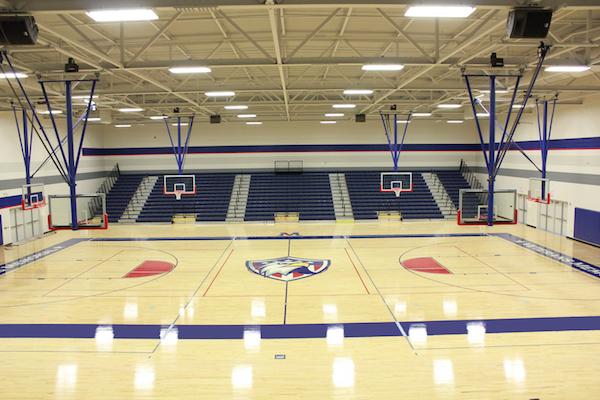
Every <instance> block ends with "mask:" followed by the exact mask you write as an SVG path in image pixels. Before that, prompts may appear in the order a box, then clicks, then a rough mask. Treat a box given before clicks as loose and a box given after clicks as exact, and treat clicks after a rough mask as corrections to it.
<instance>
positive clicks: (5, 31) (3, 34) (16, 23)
mask: <svg viewBox="0 0 600 400" xmlns="http://www.w3.org/2000/svg"><path fill="white" fill-rule="evenodd" d="M37 37H38V27H37V25H36V23H35V19H33V17H32V16H23V17H0V45H22V44H29V45H31V44H35V42H36V41H37Z"/></svg>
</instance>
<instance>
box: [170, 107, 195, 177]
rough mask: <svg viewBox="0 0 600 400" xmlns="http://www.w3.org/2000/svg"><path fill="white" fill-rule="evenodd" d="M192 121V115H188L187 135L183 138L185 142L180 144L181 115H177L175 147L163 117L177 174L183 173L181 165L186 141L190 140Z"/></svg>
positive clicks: (183, 159) (184, 154)
mask: <svg viewBox="0 0 600 400" xmlns="http://www.w3.org/2000/svg"><path fill="white" fill-rule="evenodd" d="M193 122H194V117H193V116H192V117H189V127H188V133H187V137H186V139H185V144H184V145H183V148H182V144H181V117H177V147H175V143H174V142H173V135H171V129H169V123H168V122H167V119H166V118H165V125H166V126H167V133H168V135H169V140H170V141H171V148H172V149H173V154H174V155H175V161H176V162H177V172H178V174H179V175H182V174H183V165H184V163H185V157H186V155H187V151H188V143H189V140H190V135H191V133H192V125H193Z"/></svg>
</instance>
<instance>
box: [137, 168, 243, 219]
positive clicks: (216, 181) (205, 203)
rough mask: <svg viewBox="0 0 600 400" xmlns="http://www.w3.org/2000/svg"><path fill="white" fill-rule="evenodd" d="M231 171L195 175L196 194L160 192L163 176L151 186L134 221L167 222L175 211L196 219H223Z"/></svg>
mask: <svg viewBox="0 0 600 400" xmlns="http://www.w3.org/2000/svg"><path fill="white" fill-rule="evenodd" d="M234 179H235V174H234V173H206V174H196V194H194V195H182V196H181V200H177V199H176V198H175V196H174V195H165V194H164V193H163V175H161V176H159V179H158V182H157V183H156V185H155V186H154V188H153V189H152V192H151V193H150V196H149V197H148V200H147V201H146V204H145V205H144V208H143V210H142V212H141V213H140V215H139V217H138V219H137V222H154V223H168V222H171V221H172V220H173V217H174V216H175V215H177V214H184V215H195V216H196V221H199V222H200V221H202V222H206V221H211V222H219V221H225V218H226V216H227V209H228V207H229V200H230V198H231V191H232V189H233V181H234Z"/></svg>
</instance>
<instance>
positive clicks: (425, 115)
mask: <svg viewBox="0 0 600 400" xmlns="http://www.w3.org/2000/svg"><path fill="white" fill-rule="evenodd" d="M412 116H413V117H431V113H414V114H413V115H412Z"/></svg>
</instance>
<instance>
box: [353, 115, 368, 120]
mask: <svg viewBox="0 0 600 400" xmlns="http://www.w3.org/2000/svg"><path fill="white" fill-rule="evenodd" d="M366 120H367V117H366V115H365V114H356V115H355V116H354V122H365V121H366Z"/></svg>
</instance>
